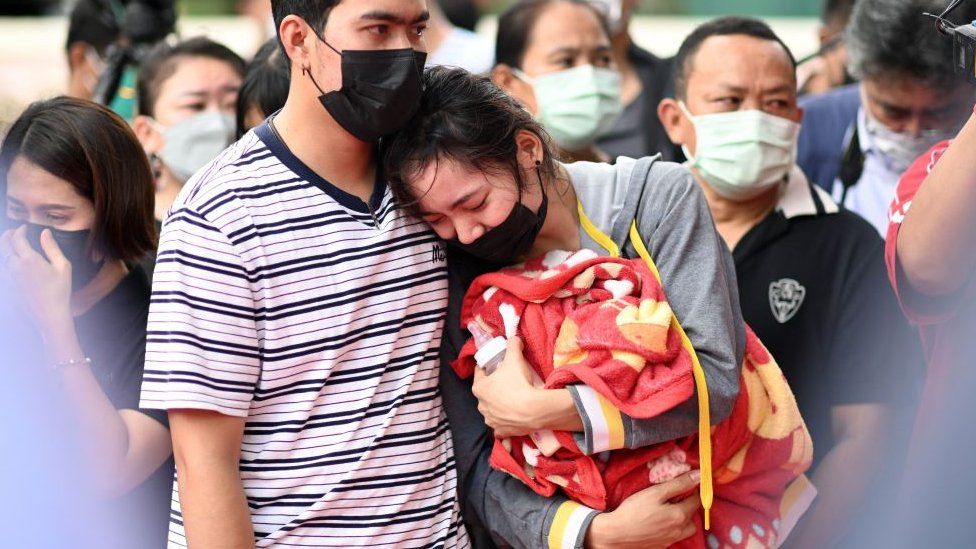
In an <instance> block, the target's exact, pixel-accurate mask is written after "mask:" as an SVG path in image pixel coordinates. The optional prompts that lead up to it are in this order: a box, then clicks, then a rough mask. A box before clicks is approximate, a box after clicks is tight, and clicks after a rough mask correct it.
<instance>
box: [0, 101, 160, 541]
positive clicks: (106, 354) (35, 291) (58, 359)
mask: <svg viewBox="0 0 976 549" xmlns="http://www.w3.org/2000/svg"><path fill="white" fill-rule="evenodd" d="M0 185H2V190H3V194H4V196H5V199H6V217H7V218H8V219H9V222H10V223H11V224H12V225H13V226H14V227H15V228H11V229H9V230H7V231H6V232H4V233H3V235H2V237H0V260H2V266H3V269H2V270H3V271H4V277H3V278H4V282H5V283H8V284H10V286H11V287H12V288H11V289H12V290H13V292H14V295H16V296H17V298H18V299H17V301H18V304H19V306H20V309H21V310H20V312H21V313H22V315H20V316H19V317H18V318H20V319H22V320H23V321H24V322H25V323H27V324H29V325H30V326H32V327H33V329H34V331H36V333H37V334H38V336H39V338H38V339H39V341H40V342H41V349H40V351H41V352H39V353H37V356H38V357H43V358H42V359H41V360H40V362H41V363H39V364H30V365H20V366H21V367H30V368H39V369H41V370H42V371H44V372H46V373H47V375H48V376H49V377H50V378H52V381H53V382H54V383H52V387H53V388H52V391H53V392H56V394H55V396H54V397H53V398H56V399H58V401H60V402H63V403H65V405H66V406H67V407H68V409H69V415H70V416H71V417H72V419H73V421H74V423H75V425H74V428H75V432H76V433H77V435H78V438H79V439H80V443H81V444H80V446H81V448H82V449H83V452H82V455H81V456H80V458H81V460H82V466H83V470H85V471H88V472H89V476H90V481H91V484H92V487H93V489H94V490H95V491H96V493H98V494H100V495H104V496H105V499H106V500H108V501H109V502H110V508H109V512H111V513H112V520H113V521H117V522H116V524H118V525H119V527H120V528H119V530H122V529H123V528H124V529H125V530H126V531H127V532H126V533H125V534H121V535H122V536H124V537H123V538H122V539H123V541H121V542H120V546H123V547H153V546H159V547H161V546H162V545H163V543H164V541H165V538H166V535H165V531H166V523H167V519H168V515H169V513H168V508H169V499H170V498H169V490H170V482H171V480H172V471H173V469H172V462H171V461H170V462H169V463H167V459H168V458H169V457H170V455H171V453H172V450H171V443H170V437H169V430H168V427H167V423H166V418H165V415H158V414H156V415H153V414H152V413H151V412H143V411H140V410H139V389H140V386H141V382H142V374H143V362H144V358H145V357H144V355H145V345H146V316H147V314H148V309H149V285H148V282H147V279H146V274H145V272H143V271H142V269H141V268H139V267H135V268H131V269H130V268H129V267H128V265H134V264H137V262H138V261H139V260H140V259H141V258H142V257H143V256H144V255H145V254H147V253H148V252H150V251H151V250H153V249H154V247H155V244H156V231H155V228H154V225H153V179H152V173H151V171H150V169H149V163H148V161H147V159H146V155H145V154H144V153H143V152H142V148H141V147H140V146H139V142H138V141H137V140H136V137H135V135H134V134H133V133H132V131H131V130H130V129H129V127H128V125H126V123H125V122H124V121H123V120H122V119H121V118H119V117H118V116H117V115H115V114H114V113H112V112H111V111H109V110H107V109H106V108H104V107H101V106H99V105H96V104H94V103H90V102H86V101H82V100H78V99H71V98H67V97H59V98H55V99H51V100H48V101H42V102H38V103H35V104H33V105H31V106H30V107H28V108H27V110H26V111H24V113H23V114H22V115H21V116H20V117H19V118H18V119H17V121H16V122H14V125H13V126H12V127H11V128H10V132H9V133H8V135H7V136H6V138H5V139H4V141H3V145H2V146H0ZM107 537H112V536H107Z"/></svg>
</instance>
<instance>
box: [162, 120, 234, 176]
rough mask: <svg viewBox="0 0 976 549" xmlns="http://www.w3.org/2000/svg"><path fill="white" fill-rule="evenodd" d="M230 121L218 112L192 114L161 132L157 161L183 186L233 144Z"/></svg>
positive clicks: (232, 127) (232, 123) (231, 123)
mask: <svg viewBox="0 0 976 549" xmlns="http://www.w3.org/2000/svg"><path fill="white" fill-rule="evenodd" d="M234 126H235V122H234V119H233V117H231V116H230V115H229V114H225V113H222V112H217V111H206V112H201V113H199V114H195V115H193V116H191V117H189V118H186V119H184V120H180V121H179V122H177V123H175V124H173V125H172V126H169V127H167V128H162V129H161V131H162V134H163V137H164V138H165V140H166V144H165V145H164V146H163V150H162V152H161V153H160V155H159V156H160V158H161V159H162V161H163V163H164V164H166V167H167V168H169V171H171V172H173V176H174V177H176V178H177V179H179V180H180V182H183V183H185V182H186V181H187V180H188V179H190V177H191V176H193V174H194V173H196V172H197V171H199V170H200V168H202V167H204V166H206V165H207V164H208V163H209V162H210V161H211V160H213V159H214V158H217V155H219V154H220V153H221V152H223V150H224V149H226V148H227V147H228V146H229V145H230V144H231V143H233V142H234V133H235V131H234Z"/></svg>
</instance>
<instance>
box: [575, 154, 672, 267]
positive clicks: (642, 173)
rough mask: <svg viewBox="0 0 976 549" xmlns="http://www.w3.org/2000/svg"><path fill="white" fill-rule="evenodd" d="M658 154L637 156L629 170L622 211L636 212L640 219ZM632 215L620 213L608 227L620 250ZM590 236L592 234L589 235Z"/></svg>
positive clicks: (628, 229) (626, 236)
mask: <svg viewBox="0 0 976 549" xmlns="http://www.w3.org/2000/svg"><path fill="white" fill-rule="evenodd" d="M660 158H661V157H660V155H656V156H645V157H643V158H639V159H638V160H637V161H636V162H635V163H634V169H633V171H631V172H630V180H629V181H628V182H627V194H626V197H625V198H624V205H623V208H621V211H622V212H636V215H635V217H636V218H638V219H640V210H641V205H642V204H643V202H644V189H645V188H646V187H647V178H648V176H649V175H650V174H651V169H652V168H653V167H654V164H655V163H656V162H658V161H659V160H660ZM633 221H634V218H633V217H630V216H626V215H621V216H619V217H618V218H617V219H616V220H615V221H614V222H613V226H612V227H611V228H610V238H611V239H613V241H614V242H616V243H617V244H618V246H620V248H621V251H622V250H623V248H624V244H625V243H626V242H627V238H628V234H629V232H630V225H631V222H633ZM591 236H592V235H591Z"/></svg>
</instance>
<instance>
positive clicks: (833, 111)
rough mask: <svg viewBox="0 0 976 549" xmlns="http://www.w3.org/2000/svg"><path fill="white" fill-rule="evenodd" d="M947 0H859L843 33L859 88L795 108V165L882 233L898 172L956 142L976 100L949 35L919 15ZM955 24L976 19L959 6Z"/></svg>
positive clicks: (974, 7)
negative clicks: (801, 114) (798, 120)
mask: <svg viewBox="0 0 976 549" xmlns="http://www.w3.org/2000/svg"><path fill="white" fill-rule="evenodd" d="M948 3H949V2H948V0H859V1H858V2H857V4H856V5H855V7H854V11H853V13H852V15H851V20H850V22H849V23H848V26H847V30H846V31H845V35H844V43H845V46H846V48H847V64H848V70H849V72H850V73H851V74H852V75H853V76H854V77H855V78H857V79H858V80H860V83H859V84H853V85H850V86H845V87H843V88H839V89H836V90H834V91H831V92H829V93H826V94H822V95H819V96H814V97H810V98H809V99H806V100H805V101H803V102H801V105H802V106H803V108H804V110H805V111H806V112H807V122H806V123H805V124H804V125H803V130H802V131H801V132H800V138H799V157H798V164H799V165H800V167H801V168H802V169H803V171H804V172H805V173H806V174H807V175H808V176H809V177H810V179H811V180H813V182H814V183H816V184H817V185H819V186H821V187H822V188H824V189H826V190H827V191H828V192H830V193H831V194H832V195H833V197H834V199H835V200H837V201H838V202H841V203H842V204H843V205H844V206H845V207H847V208H848V209H850V210H853V211H854V212H856V213H858V214H860V215H861V216H863V217H864V218H865V219H867V220H868V221H870V222H871V224H872V225H874V227H875V229H877V230H878V232H879V233H880V234H881V235H884V234H885V232H886V231H887V229H888V206H889V205H890V204H891V201H892V200H893V199H894V198H895V186H896V184H897V183H898V179H899V177H900V176H901V174H902V173H903V172H904V171H905V170H906V169H907V168H908V167H909V165H911V163H912V162H913V161H914V160H915V159H916V158H917V157H918V156H920V155H921V154H923V153H925V152H926V151H927V150H928V149H929V148H930V147H932V146H933V145H935V144H936V143H938V142H940V141H942V140H945V139H949V138H951V137H953V136H954V135H955V134H956V132H957V131H958V130H959V128H960V127H961V126H962V124H963V122H965V120H966V119H967V118H968V116H969V113H970V111H971V110H972V107H973V100H974V97H976V94H974V93H973V90H972V87H971V86H970V85H969V84H967V83H966V81H965V78H960V77H958V76H956V74H955V70H954V68H953V64H952V55H953V54H952V39H951V38H947V37H944V36H942V35H941V34H939V33H938V32H936V30H935V29H934V28H933V26H932V23H931V19H930V18H928V17H925V16H924V15H923V14H924V13H926V12H931V13H941V12H942V11H943V9H945V7H946V6H947V5H948ZM951 17H952V20H953V21H957V22H958V21H967V22H968V21H972V20H974V19H976V3H973V2H963V3H962V4H961V5H960V6H959V7H958V9H956V10H954V11H953V12H952V15H951Z"/></svg>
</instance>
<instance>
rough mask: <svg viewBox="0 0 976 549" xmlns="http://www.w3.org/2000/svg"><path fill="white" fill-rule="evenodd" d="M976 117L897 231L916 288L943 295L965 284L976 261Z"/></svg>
mask: <svg viewBox="0 0 976 549" xmlns="http://www.w3.org/2000/svg"><path fill="white" fill-rule="evenodd" d="M974 150H976V117H972V118H970V119H969V122H967V123H966V125H965V126H964V127H963V129H962V131H960V132H959V135H958V136H957V137H956V139H955V140H954V141H953V142H952V144H951V145H950V146H949V148H948V149H947V150H946V151H945V154H943V156H942V158H941V159H940V160H939V162H938V164H937V165H936V166H935V167H934V168H933V170H932V173H930V174H929V175H928V177H926V178H925V181H924V182H923V183H922V186H921V187H920V188H919V190H918V193H917V194H916V195H915V197H914V199H913V200H912V204H911V208H909V210H908V212H907V213H906V214H905V219H904V221H902V224H901V229H900V230H899V233H898V243H897V247H898V249H897V252H898V260H899V264H900V265H901V268H902V269H903V271H904V273H905V276H906V277H907V279H908V282H909V284H910V285H911V287H912V288H913V289H914V290H916V291H917V292H919V293H922V294H925V295H931V296H940V295H946V294H949V293H952V292H954V291H956V290H958V289H959V288H960V287H962V285H963V284H965V283H966V281H967V280H968V279H969V278H970V277H971V276H972V272H973V267H974V265H976V216H974V215H973V209H974V208H976V155H974V154H973V151H974Z"/></svg>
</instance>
